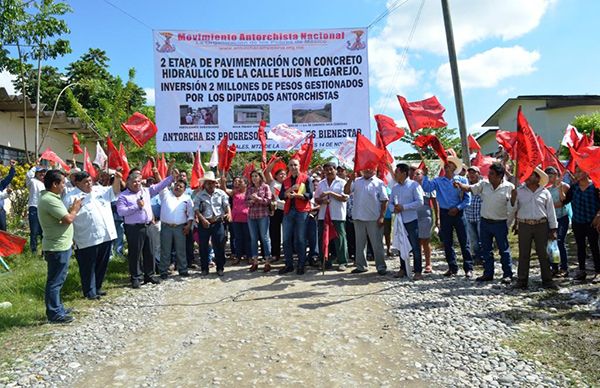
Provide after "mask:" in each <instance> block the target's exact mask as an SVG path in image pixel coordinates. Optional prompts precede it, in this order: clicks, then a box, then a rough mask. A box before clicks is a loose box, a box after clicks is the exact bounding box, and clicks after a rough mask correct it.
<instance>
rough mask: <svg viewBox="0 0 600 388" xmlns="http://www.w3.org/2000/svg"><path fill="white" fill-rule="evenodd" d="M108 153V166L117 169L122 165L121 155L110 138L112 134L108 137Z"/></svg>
mask: <svg viewBox="0 0 600 388" xmlns="http://www.w3.org/2000/svg"><path fill="white" fill-rule="evenodd" d="M106 155H107V156H108V168H112V169H113V170H116V169H117V168H119V167H121V155H120V154H119V150H118V149H117V147H115V145H114V144H113V142H112V140H111V139H110V136H109V137H107V138H106Z"/></svg>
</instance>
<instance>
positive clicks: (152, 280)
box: [144, 276, 160, 284]
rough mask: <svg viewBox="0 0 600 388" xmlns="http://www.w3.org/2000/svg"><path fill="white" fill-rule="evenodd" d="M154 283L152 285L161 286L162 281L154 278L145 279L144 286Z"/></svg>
mask: <svg viewBox="0 0 600 388" xmlns="http://www.w3.org/2000/svg"><path fill="white" fill-rule="evenodd" d="M147 283H152V284H160V279H159V278H156V277H154V276H149V277H147V278H145V279H144V284H147Z"/></svg>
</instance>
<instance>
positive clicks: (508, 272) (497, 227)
mask: <svg viewBox="0 0 600 388" xmlns="http://www.w3.org/2000/svg"><path fill="white" fill-rule="evenodd" d="M480 232H481V233H480V238H481V250H482V255H483V276H488V277H494V255H493V252H492V250H493V249H494V246H493V239H496V244H497V245H498V252H499V253H500V263H502V277H505V278H507V277H512V276H513V271H512V259H511V257H510V246H509V245H508V225H507V224H506V221H499V222H489V221H486V220H485V219H482V220H481V222H480Z"/></svg>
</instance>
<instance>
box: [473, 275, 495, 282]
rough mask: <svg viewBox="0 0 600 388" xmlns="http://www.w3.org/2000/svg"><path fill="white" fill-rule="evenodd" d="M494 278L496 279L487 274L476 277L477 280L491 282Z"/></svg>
mask: <svg viewBox="0 0 600 388" xmlns="http://www.w3.org/2000/svg"><path fill="white" fill-rule="evenodd" d="M492 280H494V277H493V276H487V275H483V276H480V277H478V278H477V279H475V281H476V282H491V281H492Z"/></svg>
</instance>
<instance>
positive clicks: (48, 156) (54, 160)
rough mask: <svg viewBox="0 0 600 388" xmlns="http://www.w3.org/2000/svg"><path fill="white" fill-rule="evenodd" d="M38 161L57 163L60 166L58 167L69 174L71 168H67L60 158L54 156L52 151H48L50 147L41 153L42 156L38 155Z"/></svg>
mask: <svg viewBox="0 0 600 388" xmlns="http://www.w3.org/2000/svg"><path fill="white" fill-rule="evenodd" d="M40 159H44V160H48V161H50V162H52V163H57V164H60V166H61V167H62V168H63V169H64V170H65V171H66V172H69V171H71V167H69V165H68V164H66V163H65V162H64V161H63V160H62V159H61V158H59V157H58V155H56V154H55V153H54V151H52V150H51V149H50V147H48V148H46V151H44V152H42V155H40Z"/></svg>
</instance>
